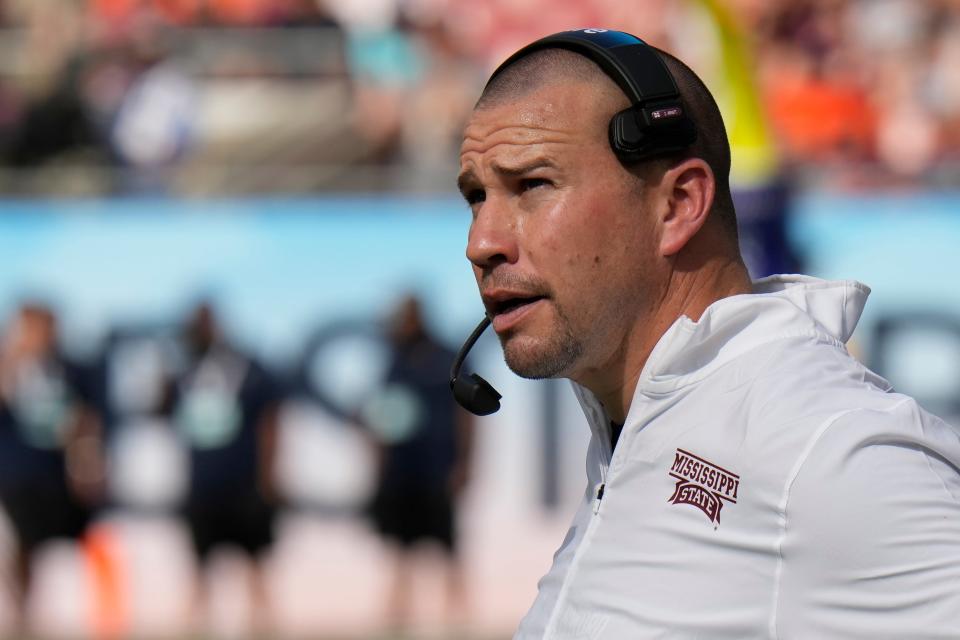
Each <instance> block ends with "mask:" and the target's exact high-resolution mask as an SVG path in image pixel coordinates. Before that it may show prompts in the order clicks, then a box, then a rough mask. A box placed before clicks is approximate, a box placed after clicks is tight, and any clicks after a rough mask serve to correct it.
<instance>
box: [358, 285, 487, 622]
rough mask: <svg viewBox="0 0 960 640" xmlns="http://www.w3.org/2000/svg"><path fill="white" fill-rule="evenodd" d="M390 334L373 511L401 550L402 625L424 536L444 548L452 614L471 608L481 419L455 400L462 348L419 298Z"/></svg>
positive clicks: (397, 589) (403, 306)
mask: <svg viewBox="0 0 960 640" xmlns="http://www.w3.org/2000/svg"><path fill="white" fill-rule="evenodd" d="M389 337H390V341H391V343H392V345H393V359H392V363H391V365H390V367H389V369H388V372H387V375H386V379H385V381H384V386H383V388H382V389H381V390H380V391H379V393H378V394H377V396H376V397H374V398H371V401H370V402H369V404H368V405H367V407H366V409H365V411H364V418H365V421H366V423H367V424H368V425H369V426H370V427H371V428H372V430H373V432H374V434H375V437H376V440H377V443H378V458H379V473H378V480H377V488H376V492H375V495H374V498H373V501H372V504H371V515H372V518H373V522H374V524H375V526H376V528H377V530H378V531H379V532H380V533H381V535H382V536H383V537H384V538H385V539H386V540H387V541H388V542H389V543H390V544H391V545H392V547H393V553H394V567H393V576H392V581H391V586H390V595H389V605H388V616H389V618H390V621H391V623H392V624H393V625H396V626H398V627H402V626H404V625H405V624H407V623H408V622H409V619H408V616H409V613H410V611H409V607H410V602H411V593H410V591H411V587H412V583H413V572H414V571H415V569H416V557H415V555H414V551H415V546H416V545H417V544H418V543H421V542H424V541H432V542H435V543H437V544H439V546H440V548H441V549H442V550H443V553H444V559H445V565H446V589H447V594H446V595H447V602H446V606H447V609H446V611H447V615H448V618H450V619H452V618H453V616H455V615H457V614H459V613H462V612H463V610H464V609H463V608H464V606H465V604H466V603H465V594H464V592H463V584H464V577H463V575H462V566H461V564H460V560H459V557H458V548H457V536H456V512H457V502H458V500H459V499H460V497H461V496H462V494H463V491H464V489H465V487H466V485H467V481H468V479H469V476H470V462H471V449H472V445H473V421H472V418H471V416H470V415H469V414H467V413H466V412H465V411H463V410H462V409H460V407H459V406H457V404H456V403H455V402H454V401H453V398H452V396H451V394H450V387H449V370H450V363H451V362H452V361H453V357H454V354H453V353H451V352H450V351H448V350H447V349H446V348H444V347H443V346H441V345H440V344H439V343H438V342H437V341H436V340H434V338H433V337H432V336H430V334H429V333H428V331H427V327H426V325H425V323H424V319H423V315H422V311H421V307H420V302H419V300H417V299H416V298H414V297H407V298H404V299H403V300H402V301H401V303H400V304H399V306H398V307H397V309H396V311H395V313H394V315H393V317H392V319H391V325H390V336H389Z"/></svg>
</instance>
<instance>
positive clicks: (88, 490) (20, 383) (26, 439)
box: [0, 302, 104, 632]
mask: <svg viewBox="0 0 960 640" xmlns="http://www.w3.org/2000/svg"><path fill="white" fill-rule="evenodd" d="M96 399H97V393H96V383H95V381H94V378H93V376H92V375H91V373H90V372H89V371H87V370H86V369H85V368H83V367H80V366H78V365H77V364H75V363H72V362H70V361H69V360H67V359H66V357H65V356H64V354H63V353H62V351H61V349H60V345H59V341H58V330H57V318H56V315H55V314H54V312H53V310H52V309H50V308H49V307H48V306H46V305H45V304H42V303H38V302H27V303H24V304H23V305H21V306H20V308H19V309H18V310H17V312H16V313H15V315H14V316H13V318H12V320H11V322H10V325H9V327H8V328H7V330H6V332H5V335H4V336H3V340H2V343H0V504H2V506H3V509H4V510H5V511H6V514H7V516H8V517H9V518H10V522H11V524H12V525H13V526H12V528H13V533H14V538H15V545H16V548H15V557H14V561H15V571H14V577H15V579H16V584H15V588H16V593H15V596H16V603H15V604H16V607H17V609H16V611H15V612H14V613H15V615H16V616H17V619H16V620H15V623H16V624H17V625H19V626H21V627H22V628H21V629H18V631H22V632H26V628H27V626H28V622H29V620H28V615H27V613H28V612H27V601H28V597H29V595H30V588H31V585H32V577H33V571H32V564H33V560H34V555H35V553H36V552H37V551H38V550H39V549H40V548H41V547H42V545H44V544H45V543H47V542H49V541H50V540H53V539H57V538H63V539H72V540H79V539H80V538H81V537H83V535H84V533H85V532H86V529H87V525H88V523H89V522H90V520H91V517H92V515H93V512H94V509H95V508H96V507H97V506H98V505H99V504H100V502H101V501H102V499H103V493H104V465H103V455H102V453H103V452H102V447H101V438H100V435H101V434H100V431H101V423H100V418H99V415H100V414H99V412H98V411H97V410H96V409H95V407H96V406H97V404H98V403H97V401H96Z"/></svg>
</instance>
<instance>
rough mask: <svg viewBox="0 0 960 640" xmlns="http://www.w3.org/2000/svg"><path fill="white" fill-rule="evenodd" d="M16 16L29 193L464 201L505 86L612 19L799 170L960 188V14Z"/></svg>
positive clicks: (266, 4)
mask: <svg viewBox="0 0 960 640" xmlns="http://www.w3.org/2000/svg"><path fill="white" fill-rule="evenodd" d="M0 20H2V25H3V27H4V28H3V29H0V51H3V53H4V55H3V56H0V159H2V166H3V167H4V169H5V171H4V173H3V179H2V181H0V189H2V191H4V192H7V193H13V194H16V193H52V192H53V193H67V194H78V193H79V194H109V193H172V194H223V193H228V194H230V193H241V194H242V193H264V192H266V193H270V192H294V193H304V192H314V191H322V190H338V191H350V190H358V189H359V190H364V191H370V190H404V191H410V190H424V189H427V190H448V189H450V188H451V187H450V185H451V184H452V182H450V180H451V175H452V173H453V171H454V166H455V158H456V150H457V147H458V144H459V133H460V129H461V125H462V123H463V121H464V119H465V117H466V115H467V114H468V112H469V110H470V108H471V107H472V104H473V101H474V99H475V97H476V96H477V94H478V92H479V89H480V87H481V83H482V82H483V80H484V78H485V76H486V74H487V73H488V72H489V71H490V70H491V69H492V68H493V67H494V66H495V65H496V64H497V63H498V62H499V61H500V60H502V59H503V58H504V57H506V55H508V54H509V53H510V52H512V51H513V50H515V49H516V48H518V47H519V46H522V45H523V44H524V43H526V42H528V41H530V40H532V39H534V38H536V37H538V36H541V35H544V34H546V33H551V32H553V31H557V30H561V29H566V28H575V27H580V26H596V25H604V26H609V27H612V28H619V29H624V30H627V31H631V32H633V33H636V34H638V35H640V36H642V37H644V38H645V39H647V40H648V41H650V42H651V43H653V44H656V45H657V46H660V47H662V48H665V49H667V50H671V51H673V52H675V53H677V54H679V55H680V56H681V57H682V58H684V59H687V60H689V61H691V62H692V66H694V67H695V68H696V69H697V70H698V71H699V72H700V73H701V75H703V76H704V77H705V79H706V80H707V82H708V84H710V85H711V87H715V88H716V93H717V94H718V95H720V96H723V95H724V94H725V91H724V90H723V89H722V85H724V84H727V85H729V84H731V83H732V84H735V85H737V86H739V87H740V88H739V89H738V90H740V91H749V92H755V93H756V100H758V101H759V105H760V107H759V109H758V110H757V112H756V113H752V112H751V113H749V114H746V113H745V112H744V111H743V109H741V108H740V103H737V102H736V100H733V101H723V100H721V102H722V103H723V104H721V106H722V107H723V108H724V111H725V117H726V118H727V119H728V126H730V121H731V120H735V119H736V118H738V117H739V118H749V119H751V120H763V123H762V126H763V127H765V128H767V129H768V130H769V133H770V139H771V142H770V144H771V146H772V147H773V151H772V153H771V154H768V156H765V157H767V158H768V159H767V160H765V162H768V163H770V162H776V163H777V165H778V167H779V170H782V171H789V172H790V173H792V174H794V175H801V176H802V177H805V178H809V179H810V180H814V181H819V182H820V183H826V184H828V185H830V186H835V185H839V186H843V187H860V188H863V187H873V186H877V185H889V184H895V185H903V186H912V185H926V186H930V185H933V186H938V185H947V184H950V183H951V182H952V181H953V180H955V178H956V177H957V175H958V174H960V168H958V167H960V75H958V74H957V73H955V72H954V71H953V70H954V69H955V68H956V66H957V64H960V3H958V2H956V0H776V1H766V2H762V1H759V0H684V1H683V2H675V1H674V2H668V1H666V0H643V1H642V2H636V3H623V2H614V1H611V0H490V1H489V2H475V1H473V0H282V1H280V0H3V1H2V2H0ZM731 49H737V50H739V55H740V60H741V64H740V66H739V67H737V66H736V65H733V66H731V65H729V64H724V63H720V62H718V60H720V59H722V58H726V57H728V55H727V53H728V52H729V51H730V50H731ZM737 109H740V112H739V113H737ZM755 126H760V124H759V123H755ZM770 158H775V160H771V159H770Z"/></svg>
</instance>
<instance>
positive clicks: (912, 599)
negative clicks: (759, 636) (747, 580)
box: [771, 401, 960, 639]
mask: <svg viewBox="0 0 960 640" xmlns="http://www.w3.org/2000/svg"><path fill="white" fill-rule="evenodd" d="M784 497H785V502H784V504H785V510H784V512H783V515H784V516H785V517H784V521H783V524H784V530H783V536H782V540H781V541H780V545H779V552H780V563H781V564H780V569H779V571H780V573H779V579H778V581H777V593H776V594H775V600H776V602H775V607H774V616H775V617H774V619H773V620H772V621H771V627H772V629H771V631H772V633H773V635H774V637H779V638H911V639H920V638H954V639H956V638H960V434H958V432H956V431H954V430H953V429H952V428H951V427H949V426H948V425H946V424H945V423H944V422H943V421H941V420H940V419H938V418H936V417H934V416H931V415H929V414H926V413H924V412H922V411H921V410H919V409H918V408H917V406H916V404H915V403H914V402H913V401H904V402H902V403H900V404H898V405H897V406H896V407H894V408H893V409H890V410H887V411H868V410H856V411H852V412H850V413H847V414H845V415H843V416H841V417H839V418H838V419H837V420H835V421H834V422H833V423H832V424H830V425H824V428H823V429H822V430H821V432H820V433H819V437H818V438H817V440H816V441H815V443H813V444H812V446H811V447H810V448H809V450H808V451H807V453H806V455H805V456H804V457H803V458H802V460H801V462H800V464H799V465H798V467H797V468H796V469H795V470H794V475H793V479H792V482H791V483H790V484H789V485H788V487H787V489H786V493H785V496H784Z"/></svg>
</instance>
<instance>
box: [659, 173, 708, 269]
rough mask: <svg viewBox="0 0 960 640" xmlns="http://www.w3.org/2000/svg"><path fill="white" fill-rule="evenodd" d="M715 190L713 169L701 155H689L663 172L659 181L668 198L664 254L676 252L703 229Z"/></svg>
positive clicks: (664, 216) (663, 229) (663, 237)
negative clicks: (690, 156) (695, 156)
mask: <svg viewBox="0 0 960 640" xmlns="http://www.w3.org/2000/svg"><path fill="white" fill-rule="evenodd" d="M715 191H716V182H715V181H714V177H713V171H712V170H711V169H710V165H708V164H707V163H706V162H704V161H703V160H702V159H701V158H688V159H686V160H684V161H683V162H681V163H680V164H678V165H676V166H674V167H671V168H670V169H667V170H666V171H665V172H664V174H663V179H662V180H661V182H660V192H661V193H662V194H663V195H664V197H665V198H666V209H665V210H664V214H663V218H662V219H661V224H662V226H661V231H662V233H661V234H660V254H661V255H663V256H672V255H676V254H677V253H679V252H680V250H681V249H683V248H684V247H685V246H686V245H687V243H688V242H689V241H690V239H691V238H692V237H693V236H695V235H696V234H697V232H698V231H700V229H701V227H703V225H704V223H705V222H706V221H707V215H708V214H709V213H710V207H712V206H713V196H714V193H715Z"/></svg>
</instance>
